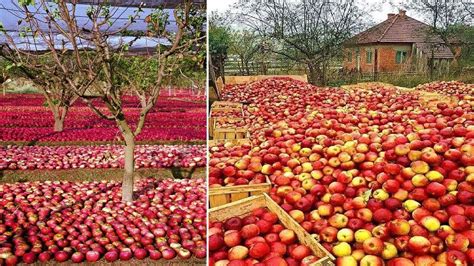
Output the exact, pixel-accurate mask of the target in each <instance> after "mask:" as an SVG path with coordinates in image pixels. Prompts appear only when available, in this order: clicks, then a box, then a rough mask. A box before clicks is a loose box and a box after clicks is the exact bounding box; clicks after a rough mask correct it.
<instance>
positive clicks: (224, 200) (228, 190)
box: [209, 177, 272, 208]
mask: <svg viewBox="0 0 474 266" xmlns="http://www.w3.org/2000/svg"><path fill="white" fill-rule="evenodd" d="M271 188H272V183H271V182H270V179H268V177H267V180H266V182H265V183H262V184H250V185H240V186H228V187H216V188H209V205H210V206H211V208H214V207H217V206H221V205H224V204H228V203H231V202H234V201H237V200H241V199H245V198H248V197H251V196H255V195H261V194H263V193H266V192H269V191H270V189H271Z"/></svg>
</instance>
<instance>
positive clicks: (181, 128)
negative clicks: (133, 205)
mask: <svg viewBox="0 0 474 266" xmlns="http://www.w3.org/2000/svg"><path fill="white" fill-rule="evenodd" d="M183 93H184V92H180V95H181V96H179V97H170V96H165V95H163V96H160V97H158V100H157V103H156V106H155V107H154V108H153V109H152V110H151V111H150V113H149V114H148V115H147V122H146V124H145V126H144V128H143V131H142V133H141V134H139V135H138V136H137V140H138V141H164V140H174V141H191V140H205V139H206V108H205V107H206V104H205V102H202V101H200V102H196V101H195V99H194V98H193V97H192V98H189V97H188V96H186V95H189V96H190V97H191V95H190V94H189V93H187V94H186V95H185V94H183ZM44 101H45V99H44V96H43V95H41V94H16V93H15V94H7V95H0V119H1V122H0V142H4V141H8V142H9V141H22V142H30V141H33V140H35V141H47V142H56V143H57V142H64V141H67V142H88V144H90V142H97V141H100V142H103V141H118V140H120V139H121V138H122V136H121V133H120V131H119V130H118V129H117V125H116V124H115V122H114V121H110V120H105V119H100V118H99V117H98V116H97V115H96V114H95V113H94V112H93V111H92V110H91V109H90V108H89V107H87V106H86V104H85V103H84V102H82V101H80V100H77V101H75V102H74V104H73V105H72V106H71V108H70V109H69V111H68V113H67V116H66V119H65V122H64V131H63V132H60V133H58V132H54V131H53V124H54V119H53V116H52V114H51V111H50V109H49V108H48V107H46V106H44ZM93 102H95V103H97V105H96V106H97V108H99V109H100V110H101V111H102V112H105V113H107V108H106V107H105V106H104V105H103V104H100V103H99V102H100V101H98V102H97V100H93ZM122 104H123V111H124V114H125V116H126V119H127V121H129V122H131V124H135V123H136V121H138V117H139V116H140V108H139V107H140V102H139V99H138V98H137V97H135V96H131V95H124V96H123V97H122Z"/></svg>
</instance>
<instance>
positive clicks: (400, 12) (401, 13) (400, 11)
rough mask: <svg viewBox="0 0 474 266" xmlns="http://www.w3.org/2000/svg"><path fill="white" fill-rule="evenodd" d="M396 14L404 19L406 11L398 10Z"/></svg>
mask: <svg viewBox="0 0 474 266" xmlns="http://www.w3.org/2000/svg"><path fill="white" fill-rule="evenodd" d="M398 14H399V15H400V17H404V16H406V14H407V11H406V10H403V9H400V10H398Z"/></svg>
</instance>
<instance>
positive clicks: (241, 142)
mask: <svg viewBox="0 0 474 266" xmlns="http://www.w3.org/2000/svg"><path fill="white" fill-rule="evenodd" d="M208 144H209V147H214V146H217V145H219V144H224V145H226V146H227V145H228V146H240V145H244V144H252V142H251V141H250V139H210V140H208Z"/></svg>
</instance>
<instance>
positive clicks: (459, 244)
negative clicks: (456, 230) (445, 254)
mask: <svg viewBox="0 0 474 266" xmlns="http://www.w3.org/2000/svg"><path fill="white" fill-rule="evenodd" d="M445 242H446V246H447V247H448V248H449V249H451V250H459V251H461V252H466V251H467V249H468V247H469V239H468V238H467V237H466V236H464V235H463V234H454V235H449V236H447V237H446V239H445Z"/></svg>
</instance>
